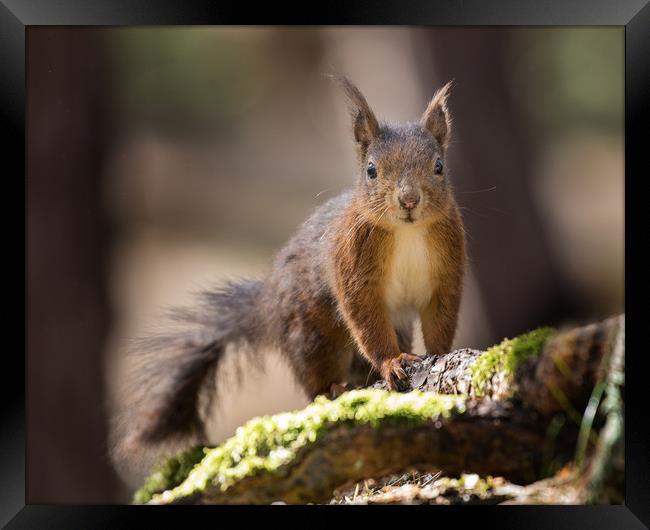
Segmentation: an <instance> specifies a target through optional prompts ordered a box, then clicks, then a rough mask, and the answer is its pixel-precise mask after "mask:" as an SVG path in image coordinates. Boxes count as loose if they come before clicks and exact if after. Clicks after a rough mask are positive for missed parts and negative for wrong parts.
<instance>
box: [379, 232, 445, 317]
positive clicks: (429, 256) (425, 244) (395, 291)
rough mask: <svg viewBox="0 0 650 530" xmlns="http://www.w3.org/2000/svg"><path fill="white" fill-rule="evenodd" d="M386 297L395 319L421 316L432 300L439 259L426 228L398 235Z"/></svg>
mask: <svg viewBox="0 0 650 530" xmlns="http://www.w3.org/2000/svg"><path fill="white" fill-rule="evenodd" d="M394 237H395V239H394V243H393V251H392V255H391V256H389V257H388V267H387V269H386V278H385V284H384V289H385V291H384V296H385V302H386V305H387V307H388V310H389V312H390V314H391V318H392V320H393V321H394V322H395V323H396V324H397V323H398V322H399V321H403V320H405V319H408V318H409V317H413V316H416V315H417V312H419V310H421V309H423V308H424V307H425V306H426V305H427V304H428V303H429V301H430V300H431V296H432V295H433V290H434V288H435V285H434V284H435V271H436V258H437V256H436V255H435V253H434V252H433V247H432V244H431V242H430V240H429V239H428V234H427V230H426V228H423V227H418V226H404V227H400V228H399V229H398V230H396V232H395V236H394Z"/></svg>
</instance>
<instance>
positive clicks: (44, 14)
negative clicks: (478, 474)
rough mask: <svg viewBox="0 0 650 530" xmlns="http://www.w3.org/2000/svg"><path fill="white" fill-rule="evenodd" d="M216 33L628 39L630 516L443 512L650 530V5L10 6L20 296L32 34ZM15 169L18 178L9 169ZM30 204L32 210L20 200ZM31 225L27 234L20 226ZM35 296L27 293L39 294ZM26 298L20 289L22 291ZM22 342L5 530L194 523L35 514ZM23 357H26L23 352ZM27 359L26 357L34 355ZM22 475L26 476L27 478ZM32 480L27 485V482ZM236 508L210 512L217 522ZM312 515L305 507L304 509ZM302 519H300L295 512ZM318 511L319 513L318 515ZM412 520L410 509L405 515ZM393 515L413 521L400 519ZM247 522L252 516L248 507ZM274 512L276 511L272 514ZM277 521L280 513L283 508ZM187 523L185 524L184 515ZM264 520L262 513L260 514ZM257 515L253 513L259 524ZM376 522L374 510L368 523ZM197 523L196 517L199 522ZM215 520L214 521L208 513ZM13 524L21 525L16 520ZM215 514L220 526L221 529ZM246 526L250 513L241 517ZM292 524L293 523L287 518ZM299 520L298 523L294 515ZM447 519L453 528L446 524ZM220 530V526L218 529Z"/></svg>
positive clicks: (172, 514)
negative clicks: (280, 29) (467, 29)
mask: <svg viewBox="0 0 650 530" xmlns="http://www.w3.org/2000/svg"><path fill="white" fill-rule="evenodd" d="M195 24H196V25H213V24H219V25H220V24H245V25H252V24H269V25H276V24H277V25H286V24H301V25H303V24H318V25H325V24H354V25H356V24H413V25H432V26H441V25H453V26H481V25H509V26H511V25H532V26H554V25H561V26H573V25H577V26H590V25H608V26H624V27H625V201H626V203H625V227H626V230H625V250H626V267H625V298H626V306H627V307H626V318H627V324H626V330H627V333H626V341H627V344H626V348H627V351H629V352H631V353H630V355H628V356H627V362H626V394H627V398H626V403H627V407H626V422H625V427H626V430H625V446H626V455H625V458H626V488H625V505H623V506H539V507H534V506H525V507H508V508H505V507H499V508H495V507H482V508H481V509H480V511H479V512H477V511H476V508H471V509H469V508H468V507H446V508H441V509H437V510H436V511H435V512H434V513H433V514H429V515H425V517H431V518H432V519H431V521H432V524H436V525H440V524H454V525H458V524H459V523H460V524H462V522H463V521H465V520H466V518H467V517H480V519H481V521H482V522H481V524H482V525H484V524H485V523H486V522H488V521H490V522H492V523H494V524H499V526H500V527H517V528H527V529H534V528H555V529H558V530H559V529H562V528H567V529H569V528H572V529H573V528H594V529H595V528H617V529H618V528H643V527H644V526H646V527H647V526H648V525H650V452H649V451H648V448H649V447H650V444H649V435H648V424H650V422H649V421H648V420H647V414H646V410H647V409H646V403H647V401H648V400H647V398H645V399H644V397H645V396H647V393H646V388H644V387H645V386H646V385H645V381H646V379H647V375H645V374H646V373H647V372H646V370H645V366H644V364H645V363H644V361H645V358H647V354H646V353H645V352H644V350H643V348H642V346H643V337H642V333H643V328H642V327H641V325H640V324H641V322H642V318H643V313H644V304H643V302H644V301H645V299H644V297H643V294H644V293H643V292H642V290H641V287H643V286H644V285H643V281H642V280H643V270H642V268H643V267H644V265H645V262H644V260H643V258H642V257H641V256H636V255H635V254H636V252H637V249H636V248H635V247H636V246H639V243H640V242H642V241H643V239H641V238H643V237H644V235H645V228H644V226H643V225H641V223H642V220H643V216H642V215H637V216H635V214H640V213H641V212H642V208H643V202H642V201H644V196H643V193H642V192H641V188H640V187H641V186H642V185H643V180H644V178H643V177H647V176H648V163H647V161H646V160H647V158H646V156H647V155H646V154H645V152H644V151H645V149H644V148H645V142H646V141H645V138H646V137H647V136H648V135H647V134H644V133H648V130H649V129H650V125H649V124H650V116H649V114H650V113H649V109H650V105H649V101H648V99H649V98H648V94H649V93H650V5H648V2H647V0H624V1H623V0H552V1H551V0H504V1H499V2H496V1H495V2H487V1H486V0H464V1H461V2H459V1H457V0H445V1H436V2H433V1H430V0H429V1H426V0H410V1H403V0H402V1H400V2H390V3H389V2H385V1H383V2H382V1H381V0H372V1H356V2H351V1H348V2H341V1H336V2H328V3H326V4H323V5H318V6H314V5H309V6H308V5H303V6H302V7H300V8H299V6H297V5H296V4H295V3H294V4H291V5H289V4H287V5H284V6H279V5H277V4H266V5H265V4H261V3H260V4H259V5H256V6H255V7H254V8H253V7H252V6H250V5H246V4H243V3H236V2H230V3H228V4H226V3H225V2H214V1H209V0H198V1H184V2H182V3H181V2H171V1H165V0H161V1H158V2H155V3H154V2H151V1H147V0H130V1H115V2H102V1H97V0H86V1H81V0H60V1H57V2H48V1H47V0H3V1H2V2H1V3H0V97H1V99H0V116H1V117H2V131H3V143H2V146H3V149H2V152H3V159H4V162H5V167H9V168H10V169H8V170H5V171H4V172H3V173H4V175H5V179H4V184H5V186H6V185H7V184H10V185H11V187H12V188H11V190H7V191H6V194H5V201H4V202H5V208H3V209H2V211H3V214H4V215H5V216H6V218H5V219H4V223H3V224H2V225H1V226H3V227H5V230H4V235H5V237H4V238H3V243H4V244H3V250H5V251H6V253H5V256H6V258H5V260H4V264H5V268H6V270H7V272H5V273H3V274H4V281H3V285H4V286H5V288H6V287H8V286H11V287H13V286H18V285H19V284H20V282H18V281H17V280H15V279H14V278H23V280H25V261H24V260H23V258H24V259H27V258H26V257H25V256H26V254H25V247H26V243H25V238H24V237H21V234H20V230H19V229H17V227H16V225H20V226H22V228H23V235H24V234H25V231H24V228H25V225H24V224H23V223H24V222H25V212H24V211H23V212H22V215H23V217H22V218H21V217H20V212H19V211H13V209H14V208H15V209H16V210H20V209H21V208H20V206H21V204H22V205H25V204H26V197H25V181H24V180H23V178H24V177H23V178H21V177H22V176H24V175H25V149H26V142H25V73H26V65H25V42H26V30H27V28H29V27H30V26H37V25H66V26H77V25H92V26H114V25H117V26H121V25H195ZM7 162H8V164H9V165H8V166H7V165H6V164H7ZM19 197H20V199H22V200H20V199H19ZM20 219H22V223H21V221H20ZM23 285H25V290H26V289H27V285H26V284H25V282H24V281H23ZM16 291H18V289H16ZM22 294H23V296H22V297H21V298H19V296H20V294H19V293H18V292H16V298H17V300H18V301H17V307H19V308H22V309H23V312H22V314H23V315H25V311H24V305H23V303H24V302H22V303H21V301H20V300H21V299H22V300H25V297H24V294H25V291H23V293H22ZM3 306H4V312H5V313H6V314H5V319H4V321H5V322H8V321H10V318H9V317H10V316H11V317H16V315H20V311H18V310H17V309H16V307H14V305H13V304H12V303H11V302H9V301H8V300H7V301H6V302H5V303H4V304H3ZM5 329H10V330H11V331H12V333H11V334H10V335H9V337H11V339H10V340H5V341H4V352H3V353H4V355H3V360H4V361H5V362H4V363H3V367H4V371H3V375H4V377H2V385H0V386H1V387H2V391H3V399H2V401H1V403H2V407H3V412H2V428H1V429H0V432H2V434H1V435H0V444H2V445H1V446H0V447H1V448H0V459H1V461H2V469H3V472H2V486H1V487H0V491H2V493H0V497H2V502H1V503H0V504H1V505H2V506H3V510H2V515H3V516H4V519H0V522H3V521H9V520H10V519H11V521H10V522H9V523H8V528H32V527H34V528H43V527H47V528H50V527H58V526H61V527H66V528H79V527H84V528H85V527H92V528H108V527H110V528H115V527H123V526H126V525H127V524H128V521H130V520H131V519H132V518H134V517H144V518H145V522H146V524H147V526H153V525H155V524H159V522H161V521H162V522H167V523H170V522H179V523H187V520H186V517H187V516H188V515H189V514H188V512H187V508H185V509H181V508H174V509H171V511H170V510H169V509H168V510H166V511H165V513H164V514H163V513H162V512H161V510H154V511H153V512H152V510H148V511H146V512H142V511H141V510H138V508H135V507H125V506H83V507H81V506H45V505H34V504H26V500H25V474H24V467H23V466H24V463H25V455H26V451H25V399H28V396H27V395H26V393H25V384H24V381H25V378H24V376H25V375H26V374H25V370H26V368H25V367H26V364H25V362H24V357H22V356H21V353H20V352H21V351H22V352H25V337H26V335H27V334H26V329H25V333H24V334H23V335H22V336H18V335H19V333H18V332H17V331H15V330H17V329H18V326H6V328H5ZM21 346H22V348H21ZM22 355H24V353H23V354H22ZM16 470H18V471H16ZM21 470H22V473H21V472H20V471H21ZM227 508H229V507H218V506H215V507H210V509H211V510H213V509H216V510H221V509H227ZM294 508H296V509H305V507H294ZM294 508H291V509H294ZM307 508H309V507H307ZM393 508H396V509H400V508H399V507H393ZM393 508H391V509H382V510H381V512H382V513H381V514H380V516H381V517H385V515H387V514H388V513H391V514H393V515H396V516H397V517H399V519H398V520H396V524H401V523H400V521H403V520H404V519H403V518H404V515H403V514H399V513H397V514H396V513H395V509H393ZM246 509H247V510H249V509H250V507H246ZM260 509H265V510H268V509H269V508H268V507H260ZM271 510H273V509H272V508H271ZM181 511H182V512H183V513H182V514H181V513H180V512H181ZM255 511H257V510H252V512H255ZM252 512H248V511H247V514H248V513H252ZM325 512H326V513H322V514H320V515H319V517H324V518H323V519H322V520H323V522H325V521H326V519H325V517H335V516H343V517H348V512H346V513H343V514H341V513H338V514H337V513H336V509H330V510H326V511H325ZM368 512H375V514H376V510H367V511H365V512H364V517H366V515H365V514H366V513H368ZM196 513H197V512H196V511H194V512H192V515H195V514H196ZM198 513H205V512H198ZM12 514H13V518H12ZM214 515H218V514H215V512H213V511H211V512H210V513H209V514H207V516H208V517H214ZM240 515H241V512H240ZM279 516H280V517H283V518H284V520H285V521H287V520H288V519H287V515H286V514H280V515H279ZM289 517H290V515H289ZM441 518H443V519H444V520H441ZM213 521H214V523H215V524H220V520H218V519H213Z"/></svg>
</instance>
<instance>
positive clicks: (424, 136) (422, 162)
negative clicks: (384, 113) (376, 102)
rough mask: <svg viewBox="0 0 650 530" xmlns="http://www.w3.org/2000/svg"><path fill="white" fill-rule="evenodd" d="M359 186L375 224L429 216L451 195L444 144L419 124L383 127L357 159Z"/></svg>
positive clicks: (417, 220) (414, 221) (416, 220)
mask: <svg viewBox="0 0 650 530" xmlns="http://www.w3.org/2000/svg"><path fill="white" fill-rule="evenodd" d="M359 187H360V191H361V193H362V194H363V196H364V199H365V201H366V204H367V205H368V212H367V214H368V216H369V217H370V218H371V219H372V220H373V221H374V222H375V223H381V224H383V225H384V226H386V225H401V224H404V223H406V224H417V223H420V222H427V221H430V220H432V219H434V218H435V217H436V216H439V215H440V214H441V213H444V212H445V210H446V207H447V206H448V205H449V200H450V198H451V195H450V188H449V185H448V182H447V178H446V168H445V154H444V149H443V148H442V147H441V146H440V145H438V143H437V141H436V140H435V139H434V138H433V136H432V135H431V133H430V132H429V131H428V130H426V129H425V128H423V127H422V126H421V125H420V124H415V123H414V124H408V125H402V126H382V127H381V128H380V132H379V135H378V137H377V138H376V139H375V140H374V141H373V142H371V143H370V145H369V146H368V150H367V152H366V154H365V156H364V157H363V158H362V160H361V175H360V179H359Z"/></svg>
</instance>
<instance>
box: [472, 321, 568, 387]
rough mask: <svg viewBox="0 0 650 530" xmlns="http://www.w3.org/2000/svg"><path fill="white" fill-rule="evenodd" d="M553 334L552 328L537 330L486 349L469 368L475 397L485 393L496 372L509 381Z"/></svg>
mask: <svg viewBox="0 0 650 530" xmlns="http://www.w3.org/2000/svg"><path fill="white" fill-rule="evenodd" d="M554 333H555V330H554V329H553V328H549V327H543V328H538V329H535V330H533V331H530V332H528V333H525V334H524V335H520V336H519V337H515V338H514V339H504V340H503V341H502V342H501V344H497V345H496V346H492V347H491V348H490V349H488V350H487V351H486V352H485V353H483V354H482V355H481V356H480V357H479V358H478V359H477V360H476V361H475V362H474V364H473V365H472V366H471V368H470V371H471V374H472V386H473V388H474V392H475V393H476V395H478V396H480V395H482V394H484V393H485V390H486V387H487V385H488V383H489V382H490V381H491V379H492V377H493V376H494V375H495V374H496V373H498V372H503V374H504V375H505V377H506V378H507V379H509V380H511V379H512V377H513V376H514V374H515V372H516V371H517V368H518V367H519V366H520V365H521V363H523V362H524V361H525V360H526V359H528V358H530V357H532V356H536V355H539V354H540V353H541V351H542V349H543V348H544V345H545V344H546V342H547V341H548V339H549V338H550V337H551V336H552V335H553V334H554Z"/></svg>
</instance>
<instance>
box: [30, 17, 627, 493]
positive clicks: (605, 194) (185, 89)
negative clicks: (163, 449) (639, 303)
mask: <svg viewBox="0 0 650 530" xmlns="http://www.w3.org/2000/svg"><path fill="white" fill-rule="evenodd" d="M623 44H624V40H623V29H622V28H606V27H599V28H570V27H567V28H420V27H416V28H412V27H409V28H406V27H372V28H364V27H336V28H328V27H323V28H318V27H314V28H304V27H302V28H273V27H268V28H261V27H260V28H246V27H229V28H222V27H196V28H190V27H185V28H164V27H161V28H133V29H128V28H122V29H117V28H115V29H109V28H103V29H84V28H46V27H42V28H29V29H28V41H27V46H28V48H27V50H28V51H27V53H28V63H27V64H28V108H27V112H28V160H27V167H28V171H27V173H28V175H27V193H28V204H27V207H28V212H27V237H28V241H27V244H28V247H27V252H28V255H27V264H28V271H27V274H28V286H27V308H28V314H27V317H28V328H27V335H28V352H27V354H28V359H27V362H28V382H27V385H28V391H29V395H28V402H27V403H28V413H27V414H28V416H27V419H28V477H27V481H28V496H27V499H28V502H29V503H59V502H70V503H104V502H106V503H109V502H128V501H129V500H130V493H131V488H132V487H133V486H136V485H137V484H138V481H139V479H140V477H138V476H137V475H134V474H133V473H130V472H129V470H118V472H117V473H116V472H115V471H114V470H113V469H112V467H111V464H110V461H109V458H108V455H107V442H106V438H107V430H108V427H107V411H109V410H110V407H111V406H112V405H113V404H114V403H116V402H118V401H119V399H120V391H119V382H120V379H121V376H120V374H122V373H124V370H128V362H126V361H125V359H124V356H123V352H124V344H125V341H126V340H128V338H130V337H134V336H138V335H140V334H142V333H143V332H144V331H146V330H147V329H151V327H153V326H155V325H156V323H157V322H160V317H161V314H162V311H163V310H164V309H165V308H166V307H169V306H173V305H178V304H186V303H191V301H192V294H193V292H196V291H197V290H199V289H200V288H202V287H206V286H210V285H214V284H215V283H218V282H219V281H222V280H224V279H227V278H230V277H233V276H247V275H261V274H263V273H264V271H265V270H266V269H267V268H268V266H269V264H270V261H271V259H272V257H273V255H274V253H275V252H276V251H277V250H278V249H279V248H280V246H281V245H282V244H283V242H284V241H286V240H287V239H288V238H289V236H290V235H291V234H292V233H293V232H294V231H295V230H296V229H297V227H298V225H299V224H300V223H301V222H302V221H303V220H304V219H305V218H306V217H307V216H308V215H309V213H310V212H311V211H312V210H313V209H314V208H315V207H316V206H317V205H319V204H321V203H322V202H323V201H325V200H326V199H327V198H329V197H332V196H334V195H336V194H338V193H339V192H340V191H342V190H343V189H344V188H345V187H347V186H349V185H350V184H351V183H352V182H353V180H354V178H355V159H354V151H353V143H352V139H351V132H350V124H349V118H348V116H347V112H346V108H345V104H344V100H343V97H342V95H341V94H340V93H339V91H338V90H337V89H336V87H335V86H333V84H332V83H331V82H330V81H329V80H328V79H326V78H325V77H324V76H323V75H322V74H324V73H342V74H345V75H347V76H349V77H350V78H351V79H352V80H353V81H354V82H355V83H356V84H358V86H359V87H360V88H361V90H362V91H363V92H364V93H365V95H366V97H367V98H368V101H369V103H370V105H371V106H372V107H373V108H374V110H375V112H376V113H377V115H378V116H379V117H380V119H381V118H383V119H387V120H392V121H409V120H416V119H418V118H419V116H420V114H421V113H422V111H423V110H424V108H425V106H426V104H427V102H428V99H429V98H430V97H431V95H432V94H433V92H434V91H435V90H436V89H437V88H439V87H440V86H442V84H444V83H445V82H446V81H448V80H449V79H454V80H455V86H454V90H453V94H452V96H451V99H450V105H451V111H452V115H453V117H454V130H453V136H454V138H453V143H452V147H451V152H450V160H449V163H448V167H449V168H450V174H451V179H452V182H453V183H454V186H455V189H456V192H457V198H458V201H459V203H460V205H461V206H462V208H463V210H462V211H463V215H464V220H465V223H466V227H467V231H468V234H469V253H470V264H471V270H470V272H469V274H468V276H467V278H466V289H465V294H464V299H463V304H462V307H461V317H460V326H459V329H458V333H457V336H456V341H455V344H456V345H457V346H471V347H486V346H489V345H491V344H493V343H495V342H498V341H500V340H501V339H502V338H503V337H505V336H513V335H516V334H519V333H522V332H524V331H526V330H529V329H531V328H534V327H537V326H539V325H544V324H551V325H564V324H570V323H578V322H583V321H586V320H588V319H600V318H603V317H605V316H608V315H610V314H613V313H616V312H619V311H622V310H623V304H624V299H623V278H624V252H623V251H624V248H623V234H624V225H623V217H624V155H623V104H624V90H623V89H624V85H623V83H624V77H623V64H624V62H623V58H624V48H623ZM417 351H418V352H422V351H423V347H422V344H421V341H419V342H418V347H417ZM234 357H236V356H233V360H234ZM235 368H236V366H235V363H234V362H231V363H230V364H229V365H228V366H227V369H226V370H225V373H224V374H223V376H224V382H223V383H222V384H221V390H222V392H221V399H220V400H219V404H218V409H217V410H216V411H215V415H214V416H215V417H214V419H213V421H212V422H211V424H212V426H211V432H212V436H213V441H214V442H218V441H220V440H223V439H224V438H226V437H228V436H229V435H231V434H232V433H233V432H234V429H235V428H236V427H237V426H238V425H240V424H242V423H243V422H244V421H245V420H247V419H249V418H250V417H252V416H255V415H259V414H266V413H273V412H277V411H280V410H288V409H294V408H297V407H301V406H303V405H304V404H305V403H306V399H305V397H304V396H302V395H301V393H300V391H299V389H298V387H297V385H296V384H295V383H294V382H293V381H292V379H291V376H290V375H289V373H288V371H287V369H286V367H285V366H284V365H283V364H282V361H281V359H280V358H279V357H278V356H277V354H276V353H274V352H270V353H269V355H268V356H267V365H266V373H265V374H256V373H245V374H244V376H243V379H242V381H241V384H240V385H237V384H235V381H234V379H235V378H234V377H232V376H233V374H234V373H235V371H236V370H235Z"/></svg>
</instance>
